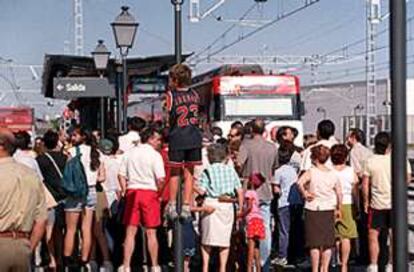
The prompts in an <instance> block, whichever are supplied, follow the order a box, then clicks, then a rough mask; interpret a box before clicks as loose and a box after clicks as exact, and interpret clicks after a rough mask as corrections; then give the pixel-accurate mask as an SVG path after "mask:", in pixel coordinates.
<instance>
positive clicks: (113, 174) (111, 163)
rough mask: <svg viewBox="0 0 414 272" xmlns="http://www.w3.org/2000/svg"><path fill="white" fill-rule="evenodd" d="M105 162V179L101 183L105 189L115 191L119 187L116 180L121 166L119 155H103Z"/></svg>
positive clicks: (118, 189)
mask: <svg viewBox="0 0 414 272" xmlns="http://www.w3.org/2000/svg"><path fill="white" fill-rule="evenodd" d="M103 160H104V163H105V174H106V180H105V183H104V184H103V186H104V189H105V191H112V192H117V191H120V190H121V188H120V186H119V182H118V173H119V169H120V168H121V162H122V157H121V156H103Z"/></svg>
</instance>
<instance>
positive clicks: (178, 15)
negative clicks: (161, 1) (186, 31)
mask: <svg viewBox="0 0 414 272" xmlns="http://www.w3.org/2000/svg"><path fill="white" fill-rule="evenodd" d="M173 2H174V6H175V60H176V62H177V63H181V54H182V37H181V5H182V4H183V3H182V2H183V1H177V0H173Z"/></svg>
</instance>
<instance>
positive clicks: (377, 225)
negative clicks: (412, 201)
mask: <svg viewBox="0 0 414 272" xmlns="http://www.w3.org/2000/svg"><path fill="white" fill-rule="evenodd" d="M389 228H391V210H375V209H370V210H369V212H368V229H377V230H378V229H389Z"/></svg>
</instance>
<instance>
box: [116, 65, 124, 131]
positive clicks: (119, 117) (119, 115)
mask: <svg viewBox="0 0 414 272" xmlns="http://www.w3.org/2000/svg"><path fill="white" fill-rule="evenodd" d="M119 64H120V63H119V61H117V66H116V83H117V84H116V87H117V88H116V89H117V92H116V109H117V110H116V128H117V130H118V133H120V134H121V133H122V97H123V95H122V93H123V86H122V79H121V73H122V71H121V69H122V68H121V67H120V65H119Z"/></svg>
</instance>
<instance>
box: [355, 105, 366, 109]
mask: <svg viewBox="0 0 414 272" xmlns="http://www.w3.org/2000/svg"><path fill="white" fill-rule="evenodd" d="M354 109H355V110H363V109H364V105H362V104H358V105H356V106H355V107H354Z"/></svg>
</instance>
